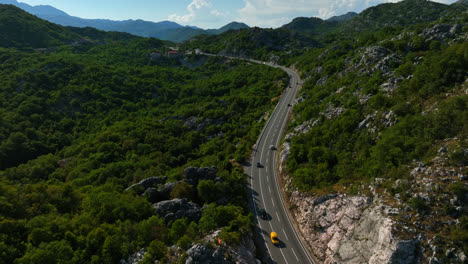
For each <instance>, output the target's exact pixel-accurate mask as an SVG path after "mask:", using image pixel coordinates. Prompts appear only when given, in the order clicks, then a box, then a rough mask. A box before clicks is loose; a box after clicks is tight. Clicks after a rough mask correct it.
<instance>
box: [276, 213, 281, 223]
mask: <svg viewBox="0 0 468 264" xmlns="http://www.w3.org/2000/svg"><path fill="white" fill-rule="evenodd" d="M276 218H278V221H279V222H281V219H280V218H279V215H278V212H276Z"/></svg>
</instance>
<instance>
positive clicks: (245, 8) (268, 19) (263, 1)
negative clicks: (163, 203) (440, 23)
mask: <svg viewBox="0 0 468 264" xmlns="http://www.w3.org/2000/svg"><path fill="white" fill-rule="evenodd" d="M18 2H23V3H26V4H29V5H32V6H35V5H50V6H53V7H55V8H57V9H60V10H62V11H64V12H66V13H68V14H69V15H71V16H76V17H80V18H88V19H110V20H127V19H134V20H136V19H142V20H146V21H153V22H160V21H166V20H167V21H173V22H176V23H179V24H181V25H190V26H196V27H200V28H204V29H208V28H220V27H222V26H224V25H226V24H228V23H230V22H233V21H237V22H242V23H245V24H247V25H249V26H251V27H253V26H258V27H266V28H269V27H273V28H276V27H280V26H282V25H284V24H287V23H289V22H290V21H291V20H292V19H294V18H296V17H301V16H304V17H319V18H322V19H327V18H329V17H332V16H336V15H342V14H345V13H347V12H357V13H359V12H361V11H362V10H364V9H366V8H368V7H371V6H375V5H377V4H381V3H387V2H399V1H398V0H330V1H329V0H287V1H284V0H232V1H220V0H173V1H170V2H167V1H162V0H153V1H150V0H133V1H128V0H114V1H110V0H100V1H94V0H81V1H75V0H19V1H18ZM434 2H440V3H444V4H451V3H454V2H456V0H438V1H434Z"/></svg>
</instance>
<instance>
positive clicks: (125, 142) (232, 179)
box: [0, 9, 288, 264]
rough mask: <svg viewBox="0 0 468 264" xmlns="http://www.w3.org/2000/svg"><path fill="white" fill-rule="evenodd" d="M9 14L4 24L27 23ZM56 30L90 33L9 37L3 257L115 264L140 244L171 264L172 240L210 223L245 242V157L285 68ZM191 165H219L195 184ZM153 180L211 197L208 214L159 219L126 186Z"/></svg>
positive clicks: (2, 53) (182, 241) (3, 56)
mask: <svg viewBox="0 0 468 264" xmlns="http://www.w3.org/2000/svg"><path fill="white" fill-rule="evenodd" d="M8 11H9V12H13V11H14V12H13V14H14V13H15V12H19V11H18V10H16V9H13V11H11V10H8ZM1 14H2V15H5V12H3V13H1ZM13 14H9V16H6V18H5V17H4V18H5V19H7V18H8V19H11V21H19V22H18V23H22V22H21V19H23V16H26V17H28V19H33V18H31V17H29V16H28V15H25V14H22V13H21V15H19V16H17V18H18V20H14V19H13V18H12V17H11V16H13ZM2 21H5V20H2ZM33 22H34V24H35V25H41V24H40V23H37V24H36V21H33ZM11 23H13V22H11ZM41 23H42V22H41ZM46 26H47V27H46V28H47V30H48V29H50V26H49V25H48V24H46ZM40 30H45V29H44V28H42V29H40ZM51 30H55V29H54V28H52V29H51ZM61 31H63V32H61V34H60V36H61V37H60V38H58V40H62V39H63V38H62V36H65V37H66V36H73V35H74V34H80V35H79V36H81V38H82V39H84V40H86V41H80V42H76V41H73V42H70V43H68V42H67V41H65V43H63V42H60V41H58V42H57V41H50V42H49V40H47V41H46V42H41V43H40V45H39V46H38V44H37V42H31V41H30V39H17V40H16V41H15V42H14V43H13V44H12V42H9V43H5V42H3V41H2V46H3V48H1V49H0V76H2V78H1V79H0V211H1V213H0V238H1V239H0V263H6V264H7V263H8V264H9V263H42V264H44V263H118V262H119V261H120V260H121V259H126V258H127V257H128V256H129V255H130V254H132V253H134V252H136V251H138V250H140V249H141V248H142V247H146V248H147V250H148V252H149V254H146V257H145V263H151V262H152V261H153V260H162V261H164V259H166V258H168V256H169V255H170V254H167V252H166V250H167V247H168V246H172V245H179V246H180V247H181V248H183V249H187V247H188V246H190V244H191V243H192V242H193V241H196V240H197V239H200V238H202V237H203V236H204V235H205V234H207V233H210V232H212V231H213V230H216V229H222V233H221V235H220V236H221V237H222V239H223V241H225V242H226V243H231V244H237V243H239V239H240V237H241V235H243V234H245V233H246V232H249V231H250V227H251V225H252V222H251V221H252V220H251V215H250V212H249V210H248V207H247V198H246V181H245V176H244V173H243V168H242V167H241V166H240V165H239V164H238V162H243V161H244V160H245V159H246V158H247V157H248V156H249V155H250V150H251V146H252V145H253V144H254V143H255V140H256V138H257V135H258V134H259V133H260V130H261V128H262V126H263V125H264V122H262V121H263V119H261V117H262V116H263V115H264V113H265V112H267V111H270V110H272V109H273V107H274V105H275V101H272V98H274V97H278V96H279V95H280V94H281V91H282V89H284V88H285V86H286V83H287V81H288V77H287V75H286V74H285V73H284V72H282V71H280V70H277V69H272V68H269V67H266V66H262V65H254V64H249V63H244V62H237V61H229V60H224V59H218V58H209V59H208V58H203V57H197V56H189V57H187V58H186V59H185V60H184V63H183V64H185V66H184V65H182V63H181V61H180V60H178V59H175V60H171V59H167V58H161V59H158V60H151V59H150V57H149V54H151V53H152V52H154V51H161V50H164V49H166V48H167V46H166V45H165V43H164V42H161V41H159V40H157V39H145V38H138V37H133V36H130V35H128V34H120V33H109V34H107V33H104V32H100V31H96V30H93V29H73V28H72V29H64V28H61ZM44 36H48V35H44ZM65 37H64V38H65ZM11 39H12V38H10V40H11ZM44 43H46V44H47V45H44ZM39 47H40V48H41V49H37V48H39ZM191 166H192V167H212V166H216V168H217V171H216V177H217V180H216V181H214V180H210V179H207V180H200V181H195V182H191V183H187V182H188V181H184V180H185V177H186V175H185V173H184V170H185V169H186V168H187V167H191ZM155 176H160V177H162V176H167V178H164V179H165V182H162V183H160V185H162V184H164V183H166V182H167V183H169V182H173V183H174V184H175V185H174V188H173V190H172V191H171V192H170V198H171V199H175V198H185V199H187V200H188V201H191V202H194V203H196V204H198V205H199V206H200V207H201V206H204V205H206V206H207V207H206V208H205V209H204V210H203V214H202V215H201V218H200V220H199V221H188V220H187V219H185V218H182V219H177V220H175V221H164V219H163V218H161V217H159V216H157V215H155V213H154V209H153V208H152V207H151V203H150V202H149V201H148V200H149V199H148V197H146V196H141V195H140V193H139V192H138V190H129V191H126V190H125V189H126V188H128V187H129V186H131V185H132V184H134V183H138V182H139V181H141V180H143V179H146V178H149V177H155ZM160 185H159V186H160ZM154 187H156V188H157V187H158V185H155V186H154ZM220 199H221V200H220Z"/></svg>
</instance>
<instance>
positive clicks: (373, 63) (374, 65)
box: [347, 46, 401, 74]
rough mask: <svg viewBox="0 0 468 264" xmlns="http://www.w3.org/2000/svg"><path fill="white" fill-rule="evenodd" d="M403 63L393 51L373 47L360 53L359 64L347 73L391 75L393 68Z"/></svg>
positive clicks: (354, 65)
mask: <svg viewBox="0 0 468 264" xmlns="http://www.w3.org/2000/svg"><path fill="white" fill-rule="evenodd" d="M399 63H401V58H400V57H399V56H398V55H396V54H395V53H393V52H392V51H391V50H389V49H386V48H383V47H380V46H373V47H368V48H365V49H363V50H362V52H360V58H359V62H358V63H357V64H353V65H352V66H351V67H350V68H349V69H348V70H347V72H351V71H356V70H358V71H360V72H361V73H364V74H371V73H374V72H377V71H382V72H383V73H389V72H390V71H391V68H392V67H394V66H395V65H398V64H399Z"/></svg>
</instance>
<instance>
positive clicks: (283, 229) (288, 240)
mask: <svg viewBox="0 0 468 264" xmlns="http://www.w3.org/2000/svg"><path fill="white" fill-rule="evenodd" d="M283 233H284V236H285V237H286V240H288V241H289V238H288V235H287V234H286V231H284V228H283Z"/></svg>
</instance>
